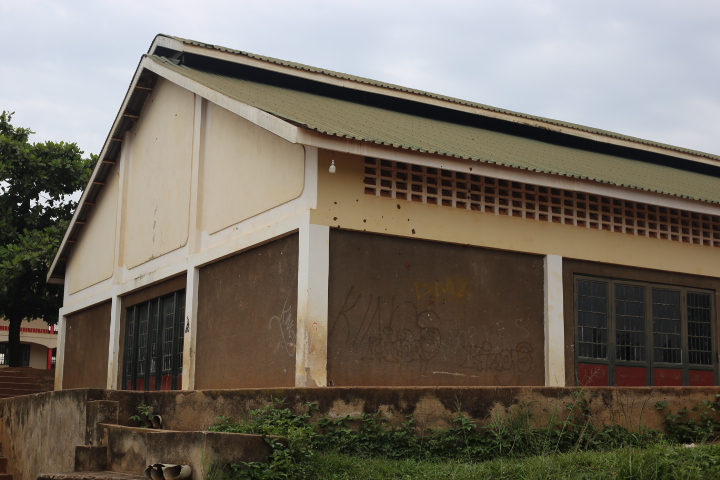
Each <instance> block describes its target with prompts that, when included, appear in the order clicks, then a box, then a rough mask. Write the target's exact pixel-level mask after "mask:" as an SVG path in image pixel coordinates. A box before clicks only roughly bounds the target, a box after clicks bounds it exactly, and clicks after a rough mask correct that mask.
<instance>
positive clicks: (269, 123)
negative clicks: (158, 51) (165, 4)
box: [140, 57, 299, 143]
mask: <svg viewBox="0 0 720 480" xmlns="http://www.w3.org/2000/svg"><path fill="white" fill-rule="evenodd" d="M140 64H141V65H142V66H143V67H144V68H147V69H148V70H150V71H152V72H154V73H156V74H157V75H159V76H161V77H163V78H165V79H166V80H169V81H171V82H173V83H175V84H176V85H179V86H181V87H183V88H185V89H187V90H189V91H191V92H193V93H195V94H196V95H199V96H201V97H203V98H205V99H206V100H208V101H210V102H212V103H214V104H216V105H219V106H221V107H222V108H224V109H226V110H229V111H231V112H232V113H234V114H236V115H238V116H240V117H242V118H244V119H245V120H248V121H250V122H252V123H254V124H255V125H257V126H259V127H261V128H264V129H265V130H267V131H268V132H270V133H273V134H275V135H277V136H278V137H280V138H283V139H285V140H287V141H288V142H290V143H298V141H297V138H298V131H299V128H298V127H296V126H295V125H292V124H291V123H288V122H286V121H285V120H282V119H280V118H278V117H276V116H275V115H272V114H270V113H267V112H265V111H263V110H260V109H259V108H255V107H252V106H250V105H248V104H246V103H243V102H241V101H239V100H236V99H234V98H231V97H228V96H227V95H225V94H224V93H221V92H218V91H217V90H213V89H212V88H210V87H207V86H205V85H203V84H201V83H199V82H196V81H195V80H192V79H190V78H188V77H186V76H184V75H182V74H180V73H178V72H176V71H174V70H170V69H169V68H167V67H165V66H164V65H161V64H159V63H157V62H156V61H154V60H152V59H151V58H150V57H145V58H143V60H142V62H141V63H140Z"/></svg>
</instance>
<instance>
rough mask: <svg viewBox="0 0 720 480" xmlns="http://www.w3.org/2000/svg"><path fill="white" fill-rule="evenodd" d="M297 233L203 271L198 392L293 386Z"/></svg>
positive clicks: (200, 287)
mask: <svg viewBox="0 0 720 480" xmlns="http://www.w3.org/2000/svg"><path fill="white" fill-rule="evenodd" d="M297 265H298V235H297V234H292V235H290V236H287V237H284V238H281V239H279V240H275V241H272V242H270V243H267V244H265V245H262V246H259V247H256V248H253V249H252V250H248V251H245V252H243V253H240V254H238V255H235V256H232V257H229V258H226V259H224V260H221V261H219V262H216V263H213V264H210V265H207V266H205V267H203V268H202V269H200V279H199V290H198V312H197V345H196V360H195V388H196V389H209V388H247V387H252V388H263V387H283V386H284V387H289V386H294V385H295V344H296V341H297V339H296V332H297V326H296V324H297V282H298V266H297Z"/></svg>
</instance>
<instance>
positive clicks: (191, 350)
mask: <svg viewBox="0 0 720 480" xmlns="http://www.w3.org/2000/svg"><path fill="white" fill-rule="evenodd" d="M199 280H200V269H199V268H195V267H194V266H192V265H190V266H188V270H187V285H186V287H185V327H184V328H185V332H184V336H183V365H182V389H183V390H194V389H195V346H196V345H197V305H198V286H199V285H200V282H199Z"/></svg>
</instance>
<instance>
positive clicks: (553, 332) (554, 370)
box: [544, 255, 565, 387]
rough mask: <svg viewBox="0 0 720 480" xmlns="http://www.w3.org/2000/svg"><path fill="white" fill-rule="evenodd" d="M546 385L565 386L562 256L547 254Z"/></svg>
mask: <svg viewBox="0 0 720 480" xmlns="http://www.w3.org/2000/svg"><path fill="white" fill-rule="evenodd" d="M544 263H545V385H546V386H548V387H564V386H565V318H564V314H563V281H562V257H561V256H559V255H547V256H545V262H544Z"/></svg>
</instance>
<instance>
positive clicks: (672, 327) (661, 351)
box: [652, 288, 683, 363]
mask: <svg viewBox="0 0 720 480" xmlns="http://www.w3.org/2000/svg"><path fill="white" fill-rule="evenodd" d="M680 300H681V295H680V291H679V290H666V289H660V288H653V289H652V319H653V345H654V358H653V360H654V361H655V362H662V363H682V361H683V359H682V305H681V303H680Z"/></svg>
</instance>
